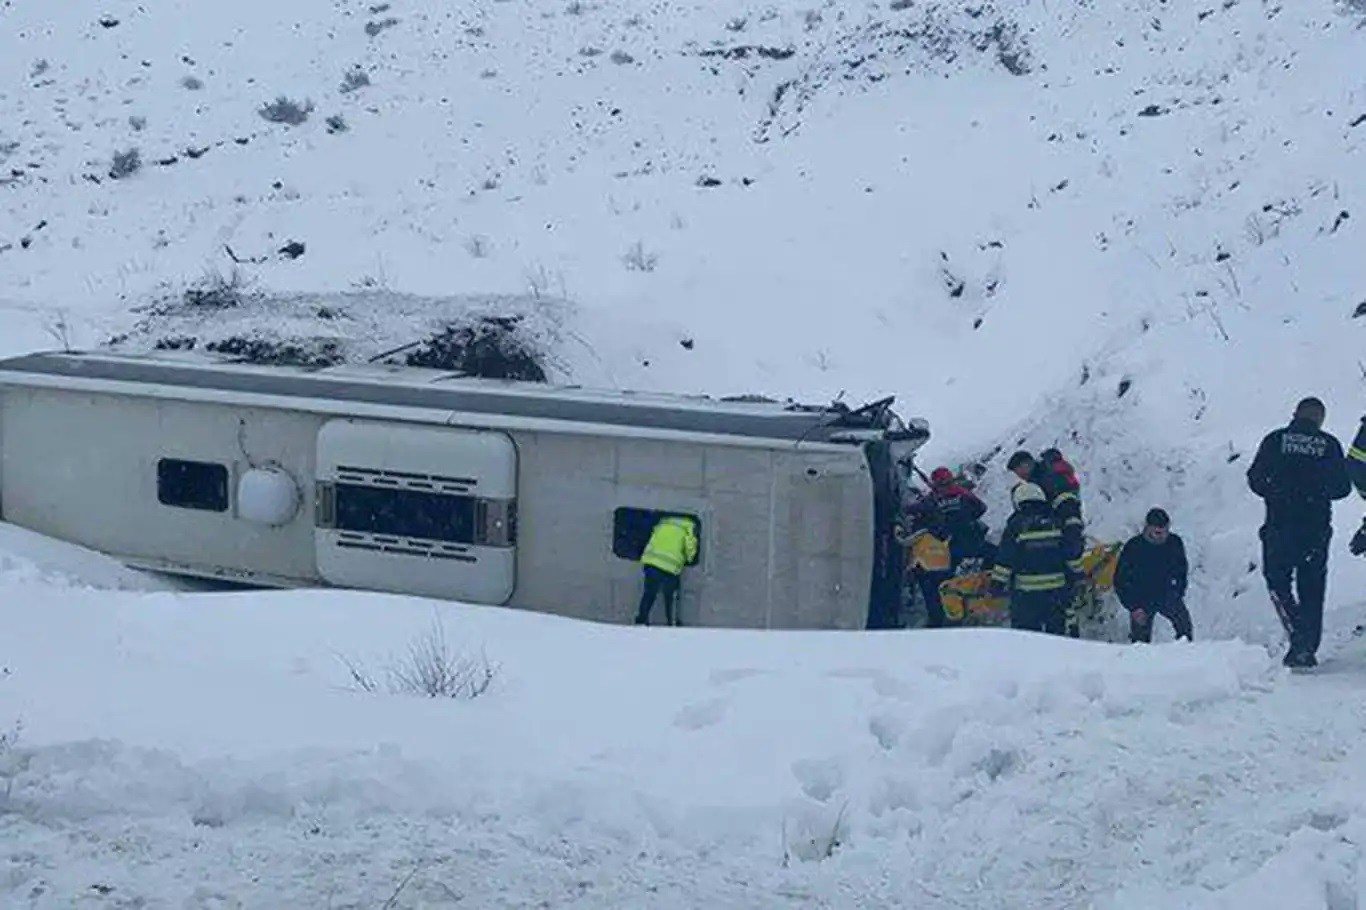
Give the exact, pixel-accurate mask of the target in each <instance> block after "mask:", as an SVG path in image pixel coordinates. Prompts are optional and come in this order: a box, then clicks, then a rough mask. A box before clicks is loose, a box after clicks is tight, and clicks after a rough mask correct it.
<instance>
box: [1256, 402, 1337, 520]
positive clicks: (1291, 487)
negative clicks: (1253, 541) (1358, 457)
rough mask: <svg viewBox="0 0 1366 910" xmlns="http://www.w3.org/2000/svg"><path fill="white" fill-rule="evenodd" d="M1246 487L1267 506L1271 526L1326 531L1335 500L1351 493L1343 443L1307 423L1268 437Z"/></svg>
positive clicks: (1259, 449)
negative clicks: (1321, 529)
mask: <svg viewBox="0 0 1366 910" xmlns="http://www.w3.org/2000/svg"><path fill="white" fill-rule="evenodd" d="M1247 485H1248V486H1249V487H1250V488H1251V489H1252V492H1253V493H1256V494H1257V495H1258V496H1260V497H1261V498H1262V499H1264V500H1265V501H1266V523H1267V525H1268V526H1270V527H1285V528H1306V527H1309V528H1316V529H1317V528H1323V527H1328V526H1329V525H1330V524H1331V523H1332V518H1333V507H1332V503H1333V500H1335V499H1344V498H1346V497H1347V495H1348V494H1349V493H1351V492H1352V484H1351V481H1350V480H1348V478H1347V459H1346V456H1345V455H1344V454H1343V451H1342V444H1341V443H1340V442H1338V441H1337V440H1336V439H1335V438H1333V437H1332V436H1331V435H1330V434H1328V433H1325V432H1323V431H1322V430H1319V429H1315V427H1314V425H1313V424H1312V423H1310V422H1309V421H1306V420H1292V421H1291V422H1290V425H1289V426H1287V427H1283V428H1281V429H1279V430H1274V431H1272V432H1271V433H1268V434H1267V436H1266V438H1265V439H1263V440H1262V444H1261V445H1260V446H1259V447H1258V449H1257V457H1256V458H1255V459H1253V461H1252V467H1250V468H1248V469H1247Z"/></svg>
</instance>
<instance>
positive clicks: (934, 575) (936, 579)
mask: <svg viewBox="0 0 1366 910" xmlns="http://www.w3.org/2000/svg"><path fill="white" fill-rule="evenodd" d="M952 577H953V573H952V572H926V571H925V570H924V569H916V570H915V581H916V584H917V585H919V586H920V596H921V597H922V598H924V600H925V625H926V626H927V627H928V628H931V629H942V628H943V627H944V626H945V624H946V623H947V622H948V617H946V616H945V615H944V601H943V599H942V598H940V596H939V586H940V585H941V584H943V583H944V582H946V581H948V580H949V579H950V578H952Z"/></svg>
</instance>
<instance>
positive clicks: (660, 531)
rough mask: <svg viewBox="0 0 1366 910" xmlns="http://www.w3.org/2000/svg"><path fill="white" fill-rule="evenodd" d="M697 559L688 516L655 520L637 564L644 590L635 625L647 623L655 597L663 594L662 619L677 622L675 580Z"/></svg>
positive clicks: (692, 525) (693, 530)
mask: <svg viewBox="0 0 1366 910" xmlns="http://www.w3.org/2000/svg"><path fill="white" fill-rule="evenodd" d="M696 558H697V523H696V522H695V521H694V520H693V519H692V518H689V517H688V516H677V515H675V516H668V517H665V518H661V519H660V520H659V521H658V522H656V523H655V527H654V530H653V531H651V532H650V542H649V543H647V544H646V545H645V552H644V553H643V554H641V557H640V564H641V566H642V567H643V569H642V572H643V574H644V580H645V589H644V592H643V593H642V594H641V596H640V610H639V611H638V612H637V613H636V625H638V626H648V625H649V624H650V611H651V610H653V609H654V604H655V598H656V597H657V596H658V595H660V594H663V595H664V620H665V622H667V623H668V624H669V625H671V626H677V625H682V623H681V622H679V617H678V614H677V613H676V612H675V606H676V603H677V600H678V587H679V580H680V577H681V576H682V574H683V569H684V568H686V567H687V566H688V565H690V564H691V563H692V562H693V560H695V559H696Z"/></svg>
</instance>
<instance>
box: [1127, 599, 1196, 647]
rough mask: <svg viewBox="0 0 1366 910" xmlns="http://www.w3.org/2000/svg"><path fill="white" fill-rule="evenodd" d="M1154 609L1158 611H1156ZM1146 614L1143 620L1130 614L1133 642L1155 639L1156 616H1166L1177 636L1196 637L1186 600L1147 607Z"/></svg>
mask: <svg viewBox="0 0 1366 910" xmlns="http://www.w3.org/2000/svg"><path fill="white" fill-rule="evenodd" d="M1153 609H1156V610H1157V612H1156V613H1154V612H1153ZM1143 612H1144V613H1145V614H1146V615H1145V616H1144V617H1143V622H1139V621H1138V620H1137V619H1135V618H1134V614H1132V613H1130V614H1129V641H1131V642H1140V641H1141V642H1151V641H1152V640H1153V619H1154V618H1156V616H1159V615H1160V616H1165V617H1167V619H1168V621H1169V622H1171V624H1172V631H1173V632H1175V633H1176V637H1177V638H1184V639H1185V640H1186V641H1191V640H1193V638H1194V635H1195V630H1194V629H1193V628H1192V625H1191V612H1190V610H1187V609H1186V602H1185V601H1184V600H1173V601H1171V602H1170V603H1165V604H1162V605H1161V606H1158V607H1156V608H1148V607H1145V608H1144V611H1143Z"/></svg>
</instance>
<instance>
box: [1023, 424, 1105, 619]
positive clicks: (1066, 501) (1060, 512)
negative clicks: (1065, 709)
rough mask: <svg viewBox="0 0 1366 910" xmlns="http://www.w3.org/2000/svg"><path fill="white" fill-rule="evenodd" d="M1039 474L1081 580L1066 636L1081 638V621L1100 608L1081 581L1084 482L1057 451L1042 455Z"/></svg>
mask: <svg viewBox="0 0 1366 910" xmlns="http://www.w3.org/2000/svg"><path fill="white" fill-rule="evenodd" d="M1038 475H1039V477H1040V484H1039V485H1040V486H1042V487H1043V490H1044V493H1045V494H1047V496H1048V504H1049V505H1050V506H1052V507H1053V514H1054V515H1055V516H1056V517H1057V519H1058V523H1059V524H1061V525H1062V536H1063V543H1064V545H1065V546H1066V548H1067V559H1068V564H1069V566H1070V567H1071V569H1072V572H1073V573H1074V574H1075V575H1076V576H1077V577H1078V578H1081V581H1080V583H1079V584H1077V585H1076V587H1075V588H1074V589H1073V591H1072V595H1073V596H1072V602H1071V603H1069V604H1068V605H1067V634H1068V635H1069V636H1071V637H1072V638H1080V637H1081V623H1082V620H1083V619H1084V618H1085V619H1089V618H1092V617H1094V616H1095V614H1096V613H1097V611H1098V607H1099V604H1098V603H1097V601H1096V592H1095V590H1094V589H1093V588H1092V586H1091V585H1090V583H1089V582H1088V581H1087V580H1086V579H1084V578H1082V556H1083V555H1084V554H1085V552H1086V522H1085V520H1083V518H1082V515H1081V482H1080V481H1078V480H1077V471H1076V469H1075V468H1073V467H1072V465H1071V464H1069V463H1068V462H1067V459H1065V458H1063V457H1062V452H1060V451H1058V450H1057V449H1044V450H1043V451H1042V452H1040V453H1039V469H1038Z"/></svg>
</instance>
